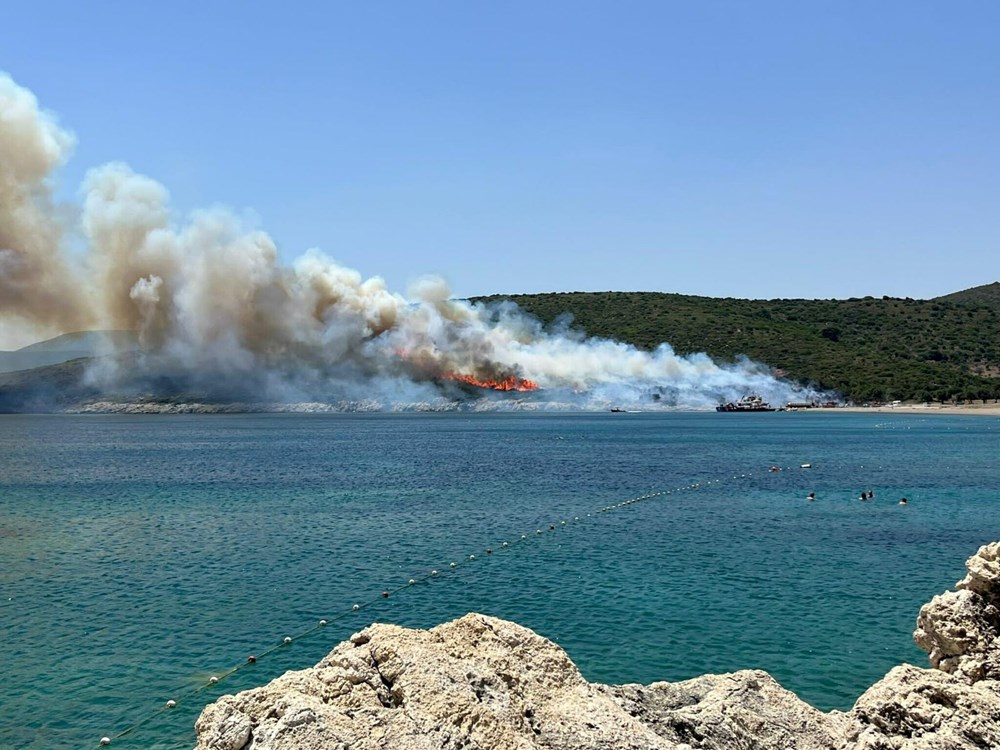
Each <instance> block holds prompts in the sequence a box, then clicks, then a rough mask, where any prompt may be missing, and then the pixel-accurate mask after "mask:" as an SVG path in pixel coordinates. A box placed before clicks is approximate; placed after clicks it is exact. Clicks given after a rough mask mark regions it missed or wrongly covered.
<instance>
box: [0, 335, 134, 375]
mask: <svg viewBox="0 0 1000 750" xmlns="http://www.w3.org/2000/svg"><path fill="white" fill-rule="evenodd" d="M138 348H139V338H138V335H137V334H136V332H135V331H79V332H77V333H64V334H63V335H62V336H56V337H55V338H53V339H48V340H47V341H39V342H38V343H35V344H30V345H28V346H25V347H22V348H21V349H18V350H16V351H13V352H0V372H16V371H18V370H30V369H32V368H35V367H45V366H47V365H57V364H59V363H61V362H69V361H70V360H73V359H79V358H81V357H95V356H101V355H105V354H114V353H118V352H127V351H135V350H136V349H138Z"/></svg>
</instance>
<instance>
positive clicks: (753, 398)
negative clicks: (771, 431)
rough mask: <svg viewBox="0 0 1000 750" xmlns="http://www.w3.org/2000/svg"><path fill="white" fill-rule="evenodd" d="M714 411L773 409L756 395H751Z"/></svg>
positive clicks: (773, 409)
mask: <svg viewBox="0 0 1000 750" xmlns="http://www.w3.org/2000/svg"><path fill="white" fill-rule="evenodd" d="M715 410H716V411H775V408H774V407H773V406H771V405H770V404H769V403H767V402H766V401H765V400H764V399H763V398H761V397H760V396H758V395H757V394H756V393H751V394H748V395H746V396H744V397H743V398H741V399H740V400H739V401H729V402H727V403H725V404H719V405H718V406H716V407H715Z"/></svg>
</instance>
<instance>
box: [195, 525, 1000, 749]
mask: <svg viewBox="0 0 1000 750" xmlns="http://www.w3.org/2000/svg"><path fill="white" fill-rule="evenodd" d="M967 566H968V570H969V575H968V576H966V578H965V579H963V580H962V581H961V582H959V584H958V591H955V592H949V593H947V594H943V595H941V596H937V597H935V598H934V600H933V601H932V602H930V603H929V604H927V605H925V606H924V607H923V608H922V609H921V612H920V618H919V620H918V629H917V631H916V633H915V634H914V638H915V639H916V641H917V643H918V644H919V645H920V646H921V647H923V648H924V649H925V650H927V651H928V653H929V654H930V656H931V661H932V664H934V666H936V667H937V669H919V668H917V667H913V666H909V665H903V666H900V667H896V668H895V669H893V670H892V671H890V672H889V674H887V675H886V676H885V678H883V679H882V680H880V681H879V682H878V683H876V684H875V685H873V686H872V687H871V688H870V689H869V690H868V691H866V692H865V694H864V695H862V696H861V698H859V699H858V701H857V703H856V704H855V706H854V708H853V709H852V710H851V711H849V712H847V713H840V712H837V711H834V712H831V713H823V712H820V711H818V710H816V709H815V708H813V707H811V706H809V705H808V704H806V703H805V702H803V701H801V700H799V698H797V697H796V696H795V695H794V694H793V693H791V692H789V691H787V690H785V689H784V688H782V687H781V686H780V685H779V684H778V683H777V682H775V680H774V679H773V678H772V677H771V676H770V675H768V674H767V673H766V672H761V671H752V670H746V671H741V672H735V673H732V674H724V675H706V676H703V677H698V678H695V679H693V680H686V681H684V682H677V683H667V682H656V683H653V684H651V685H645V686H642V685H621V686H605V685H595V684H590V683H588V682H587V681H586V680H584V679H583V677H582V676H581V675H580V672H579V671H578V670H577V669H576V667H575V666H574V664H573V663H572V662H571V661H570V659H569V657H568V656H567V655H566V653H565V652H564V651H563V650H562V649H561V648H559V647H558V646H557V645H555V644H554V643H552V642H551V641H549V640H547V639H545V638H543V637H541V636H539V635H538V634H536V633H534V632H533V631H531V630H529V629H528V628H524V627H521V626H520V625H517V624H515V623H511V622H507V621H504V620H499V619H496V618H493V617H487V616H485V615H479V614H469V615H466V616H465V617H462V618H460V619H458V620H455V621H453V622H448V623H444V624H442V625H439V626H437V627H435V628H432V629H431V630H410V629H406V628H401V627H398V626H395V625H381V624H376V625H372V626H371V627H369V628H366V629H365V630H363V631H361V632H360V633H357V634H355V635H354V636H352V638H351V639H350V641H347V642H344V643H342V644H340V645H339V646H337V648H335V649H334V650H333V651H332V652H331V653H330V654H329V655H327V656H326V658H324V659H323V660H322V661H321V662H320V663H319V664H317V665H316V666H315V667H313V668H311V669H305V670H302V671H296V672H288V673H286V674H285V675H283V676H281V677H279V678H278V679H276V680H274V681H273V682H271V683H269V684H268V685H265V686H263V687H260V688H256V689H254V690H248V691H245V692H243V693H239V694H238V695H230V696H223V697H222V698H220V699H219V700H218V701H216V702H215V703H213V704H211V705H209V706H207V707H206V708H205V709H204V711H203V712H202V714H201V716H200V717H199V719H198V722H197V731H198V745H197V750H375V749H376V748H377V749H378V750H432V749H433V750H500V749H503V750H507V749H510V750H591V749H593V750H607V749H612V748H613V749H616V750H617V749H620V750H660V749H663V750H667V749H668V748H685V749H690V748H706V749H709V750H793V749H794V750H862V749H864V750H985V749H988V748H998V749H1000V682H998V678H1000V659H998V656H1000V615H998V603H1000V542H998V543H994V544H990V545H987V546H985V547H983V548H981V549H980V550H979V552H978V553H977V554H976V555H975V556H974V557H972V558H971V559H970V560H969V561H968V563H967Z"/></svg>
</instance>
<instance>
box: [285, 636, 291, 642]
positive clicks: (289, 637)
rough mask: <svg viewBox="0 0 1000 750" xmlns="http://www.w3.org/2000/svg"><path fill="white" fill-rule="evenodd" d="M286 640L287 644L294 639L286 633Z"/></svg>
mask: <svg viewBox="0 0 1000 750" xmlns="http://www.w3.org/2000/svg"><path fill="white" fill-rule="evenodd" d="M284 642H285V643H286V644H288V643H291V642H292V639H291V636H287V635H286V636H285V641H284Z"/></svg>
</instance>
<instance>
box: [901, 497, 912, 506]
mask: <svg viewBox="0 0 1000 750" xmlns="http://www.w3.org/2000/svg"><path fill="white" fill-rule="evenodd" d="M909 502H910V501H909V500H907V499H906V498H905V497H904V498H901V499H900V501H899V504H900V505H909Z"/></svg>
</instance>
